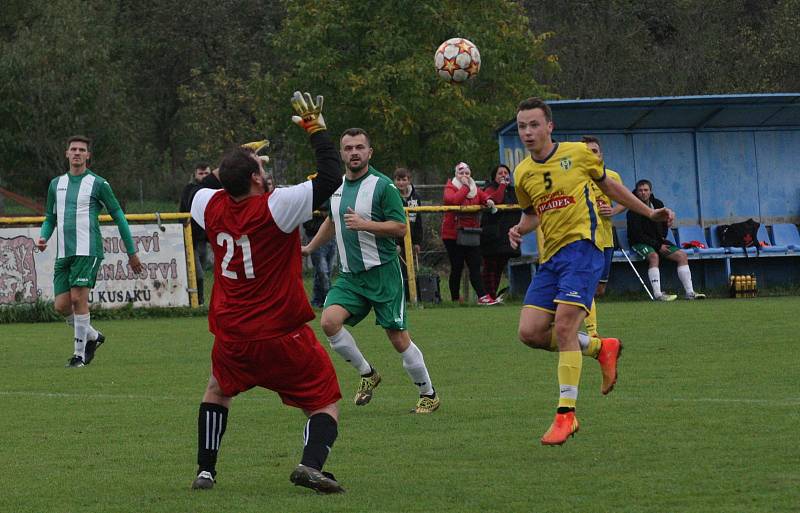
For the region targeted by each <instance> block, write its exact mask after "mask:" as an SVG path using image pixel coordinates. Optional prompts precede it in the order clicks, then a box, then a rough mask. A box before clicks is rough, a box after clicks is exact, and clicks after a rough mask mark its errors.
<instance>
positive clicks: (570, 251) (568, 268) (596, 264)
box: [523, 239, 605, 313]
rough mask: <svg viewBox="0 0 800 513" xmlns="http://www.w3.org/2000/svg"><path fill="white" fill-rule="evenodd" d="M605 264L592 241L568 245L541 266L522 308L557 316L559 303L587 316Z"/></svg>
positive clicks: (601, 253)
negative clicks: (538, 310) (580, 308)
mask: <svg viewBox="0 0 800 513" xmlns="http://www.w3.org/2000/svg"><path fill="white" fill-rule="evenodd" d="M604 263H605V259H604V258H603V252H602V251H600V250H599V249H598V248H597V246H595V245H594V243H592V242H591V241H589V240H586V239H584V240H579V241H575V242H572V243H570V244H567V245H566V246H564V247H563V248H561V249H560V250H558V252H557V253H556V254H555V255H553V256H552V257H551V258H550V260H548V261H547V262H545V263H544V264H542V265H540V266H539V269H538V270H537V271H536V274H535V275H534V277H533V280H532V281H531V284H530V286H529V287H528V292H526V293H525V302H524V303H523V305H524V306H531V307H534V308H538V309H540V310H545V311H547V312H551V313H555V311H556V303H565V304H568V305H576V306H580V307H583V308H584V309H585V310H586V311H587V312H588V311H589V309H590V308H591V307H592V300H593V299H594V291H595V289H596V288H597V283H598V282H599V281H600V276H601V275H602V273H603V267H604Z"/></svg>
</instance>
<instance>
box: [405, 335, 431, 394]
mask: <svg viewBox="0 0 800 513" xmlns="http://www.w3.org/2000/svg"><path fill="white" fill-rule="evenodd" d="M400 356H402V357H403V368H404V369H405V370H406V372H407V373H408V375H409V377H411V381H413V382H414V384H415V385H417V386H418V387H419V393H420V394H421V395H431V394H433V385H432V384H431V377H430V376H429V375H428V368H427V367H425V358H423V357H422V351H420V350H419V348H418V347H417V346H416V344H414V342H411V344H409V346H408V349H406V350H405V351H403V352H402V353H400Z"/></svg>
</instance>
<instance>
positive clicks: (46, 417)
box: [0, 297, 800, 513]
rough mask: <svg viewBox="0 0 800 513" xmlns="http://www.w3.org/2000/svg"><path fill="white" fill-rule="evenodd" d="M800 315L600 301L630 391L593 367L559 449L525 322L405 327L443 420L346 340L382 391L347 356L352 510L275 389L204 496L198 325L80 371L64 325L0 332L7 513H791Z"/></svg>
mask: <svg viewBox="0 0 800 513" xmlns="http://www.w3.org/2000/svg"><path fill="white" fill-rule="evenodd" d="M798 312H800V298H798V297H787V298H766V299H750V300H707V301H702V302H700V301H698V302H688V301H682V302H675V303H669V304H662V303H648V302H628V303H623V302H612V303H605V304H603V303H601V304H600V306H599V321H600V327H601V332H602V333H605V334H606V336H612V335H613V336H618V337H620V338H621V339H622V340H623V342H624V343H625V351H624V353H623V357H622V359H621V361H620V380H619V382H618V385H617V388H616V389H615V390H614V392H613V393H612V394H611V395H609V396H608V397H603V396H601V395H600V392H599V387H600V372H599V369H598V367H597V363H596V362H595V361H593V360H590V359H584V367H583V369H584V370H583V379H582V382H581V388H580V397H579V400H578V416H579V419H580V421H581V431H580V432H579V433H578V434H577V435H576V437H575V438H572V439H570V440H569V441H568V442H567V443H566V444H565V445H564V446H563V447H542V446H540V445H539V437H540V436H541V434H542V433H543V432H544V430H545V429H546V428H547V427H548V425H549V423H550V421H551V420H552V415H553V412H554V409H555V405H556V400H557V393H558V387H557V382H556V362H557V356H556V355H555V354H551V353H546V352H543V351H535V350H531V349H528V348H526V347H524V346H523V345H522V344H520V343H519V342H518V341H517V338H516V327H517V320H518V315H519V306H518V305H517V306H514V305H504V306H498V307H488V308H478V307H471V308H463V307H462V308H458V307H454V308H448V307H436V308H427V309H424V310H416V309H412V310H411V312H410V320H411V333H412V336H413V338H414V340H415V341H416V343H417V345H419V347H420V348H421V349H422V350H423V352H424V354H425V359H426V361H427V363H428V366H429V369H430V372H431V377H432V379H433V382H434V384H435V385H436V387H437V390H438V391H439V393H440V394H441V397H442V407H441V408H440V410H439V411H438V412H436V413H435V414H433V415H430V416H414V415H410V414H409V413H408V411H409V409H410V408H411V407H412V406H413V404H414V403H415V400H416V389H415V387H414V386H413V385H411V384H410V383H409V379H408V377H407V376H406V375H405V372H404V371H403V368H402V365H401V360H400V358H399V356H398V355H397V354H396V353H394V351H393V350H392V349H391V346H390V344H389V342H388V341H387V340H386V338H385V336H384V334H383V333H382V332H381V331H379V330H378V328H377V327H375V326H374V325H373V324H372V322H373V318H368V319H367V320H366V321H365V322H363V323H362V325H360V326H358V327H357V328H355V329H353V330H352V331H353V334H354V336H355V337H356V340H358V342H359V344H360V346H361V348H362V350H363V352H364V353H365V355H366V356H367V358H368V359H370V360H371V362H372V363H373V365H374V366H375V367H376V368H378V369H379V370H380V371H381V373H382V374H383V376H384V380H383V383H382V384H381V386H380V388H379V389H378V390H377V391H376V394H375V397H374V399H373V401H372V402H371V403H370V404H369V405H367V406H365V407H356V406H355V405H354V404H353V403H352V396H353V393H354V391H355V388H356V386H357V375H356V373H355V371H354V370H353V369H352V368H350V367H349V366H347V365H346V364H343V362H342V361H341V359H340V358H339V357H338V356H337V355H332V356H333V361H334V363H335V365H336V367H337V370H338V371H339V381H340V383H341V386H342V392H343V395H344V396H345V397H344V399H343V401H342V402H341V403H340V405H341V423H340V436H339V439H338V441H337V443H336V445H335V446H334V448H333V452H332V454H331V457H330V459H329V460H328V465H327V466H326V469H327V470H330V471H331V472H334V473H335V474H336V476H337V478H338V479H339V480H340V482H341V483H342V485H343V486H344V487H345V488H346V489H347V493H346V494H343V495H341V496H318V495H316V494H314V493H313V492H311V491H310V490H307V489H304V488H299V487H294V486H292V485H291V484H290V483H289V480H288V476H289V473H290V472H291V470H292V468H293V467H294V465H295V464H296V463H297V462H298V461H299V458H300V452H301V444H302V428H303V424H304V420H303V418H302V414H301V413H300V412H299V411H297V410H294V409H291V408H287V407H284V406H282V405H281V403H280V401H279V399H278V398H277V396H275V395H274V394H272V393H271V392H267V391H263V390H253V391H250V392H248V393H246V394H243V395H242V396H240V397H239V398H237V399H235V400H234V403H233V406H232V409H231V416H230V419H229V424H228V431H227V433H226V435H225V438H224V441H223V444H222V452H221V455H220V461H219V463H218V471H219V475H218V483H217V486H216V487H215V488H214V489H213V490H211V491H195V492H193V491H191V490H190V489H189V487H190V484H191V481H192V479H193V478H194V472H195V451H196V438H197V434H196V419H197V408H198V405H199V402H200V398H201V395H202V392H203V389H204V386H205V382H206V379H207V375H208V371H209V350H210V347H211V336H210V335H209V334H208V332H207V329H206V321H205V319H203V318H188V319H187V318H180V319H152V320H133V321H98V322H97V323H96V324H97V327H99V328H100V329H101V330H102V331H104V333H105V334H106V335H107V337H108V343H107V344H106V345H105V346H104V347H102V348H101V349H100V350H99V351H98V355H97V359H96V360H95V361H94V362H93V363H92V365H90V366H88V367H86V368H83V369H77V370H73V369H65V368H63V365H64V363H65V362H66V360H67V358H68V356H69V355H70V352H71V349H72V344H71V334H70V333H69V331H68V328H67V327H66V326H65V325H64V324H61V323H50V324H12V325H0V333H2V335H1V336H0V347H2V350H3V358H2V360H0V362H1V363H0V405H2V408H1V409H2V414H0V419H2V420H0V462H1V465H0V468H1V469H2V470H1V471H0V475H2V476H3V479H2V485H0V511H3V512H15V513H21V512H36V513H42V512H59V513H65V512H76V513H77V512H81V513H87V512H104V513H107V512H194V511H218V512H267V511H274V512H295V511H319V512H322V511H325V512H338V511H342V512H344V511H347V512H370V513H377V512H384V511H387V512H388V511H392V512H436V513H444V512H451V511H452V512H467V511H469V512H472V511H475V512H486V511H497V512H516V511H520V512H522V511H548V512H561V511H564V512H567V511H569V512H574V511H580V512H659V513H661V512H667V511H675V512H695V511H696V512H704V513H708V512H733V511H735V512H769V511H776V512H785V511H797V508H798V504H800V495H798V490H799V489H800V464H799V462H800V448H798V440H800V438H798V435H797V423H798V408H799V407H800V389H798V383H800V370H799V369H798V362H800V358H798V350H799V349H800V345H798V339H797V335H798V329H797V328H798V326H800V324H798ZM313 326H314V327H315V329H317V331H318V333H319V324H318V321H314V322H313ZM324 345H325V346H326V347H327V343H325V344H324Z"/></svg>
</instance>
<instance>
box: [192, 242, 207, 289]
mask: <svg viewBox="0 0 800 513" xmlns="http://www.w3.org/2000/svg"><path fill="white" fill-rule="evenodd" d="M192 246H193V247H194V274H195V276H196V277H197V301H198V303H199V304H201V305H202V304H203V300H204V297H203V296H204V293H203V285H204V283H205V280H204V277H205V274H206V271H205V265H206V262H207V261H208V244H206V240H205V239H203V240H201V241H192Z"/></svg>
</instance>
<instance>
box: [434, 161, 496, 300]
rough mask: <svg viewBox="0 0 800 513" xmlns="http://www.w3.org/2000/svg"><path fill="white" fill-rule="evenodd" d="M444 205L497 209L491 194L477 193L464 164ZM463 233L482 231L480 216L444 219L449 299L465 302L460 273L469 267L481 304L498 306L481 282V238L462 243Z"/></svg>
mask: <svg viewBox="0 0 800 513" xmlns="http://www.w3.org/2000/svg"><path fill="white" fill-rule="evenodd" d="M504 190H505V189H504ZM444 204H445V205H459V206H462V207H467V206H479V205H486V206H488V207H490V208H491V207H494V201H492V199H491V198H490V197H489V194H487V193H486V192H484V191H482V190H480V189H478V186H477V185H476V184H475V180H473V178H472V171H471V170H470V168H469V165H468V164H467V163H465V162H459V163H458V164H456V167H455V175H454V176H453V177H452V178H450V179H449V180H448V181H447V184H446V185H445V187H444ZM462 229H466V231H469V230H474V231H479V230H480V213H478V212H445V213H444V216H443V218H442V230H441V232H442V241H443V242H444V247H445V249H446V250H447V257H448V258H449V259H450V277H449V279H448V284H449V286H450V297H451V298H452V300H453V301H454V302H455V301H458V302H459V303H463V302H464V300H463V298H462V297H461V273H463V272H464V264H465V263H466V264H467V270H468V272H469V281H470V283H471V284H472V288H473V289H475V293H476V294H477V295H478V304H479V305H495V304H497V301H496V300H495V299H494V298H492V297H491V296H490V295H489V294H487V293H486V289H485V288H484V286H483V282H482V281H481V250H480V236H477V237H464V238H463V239H462V242H461V243H459V233H458V232H459V231H460V230H462ZM475 235H477V234H475ZM470 239H472V240H470Z"/></svg>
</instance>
